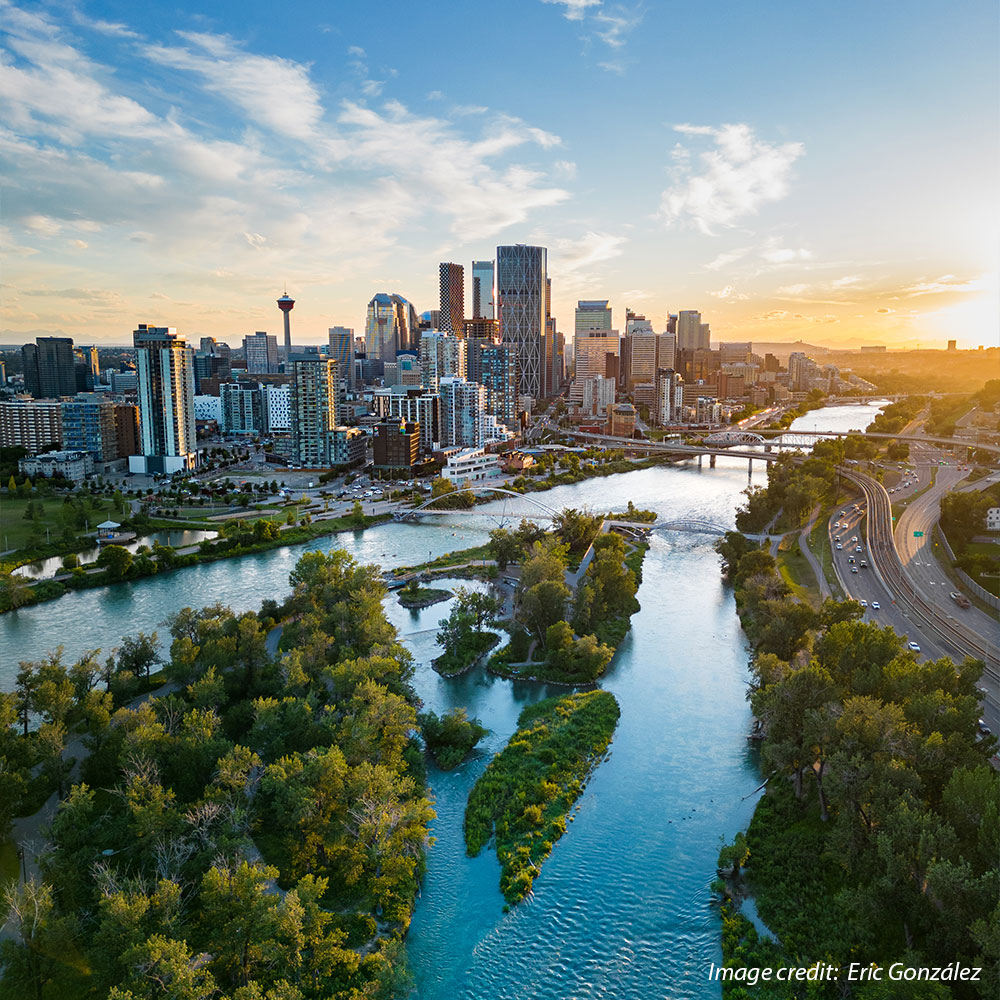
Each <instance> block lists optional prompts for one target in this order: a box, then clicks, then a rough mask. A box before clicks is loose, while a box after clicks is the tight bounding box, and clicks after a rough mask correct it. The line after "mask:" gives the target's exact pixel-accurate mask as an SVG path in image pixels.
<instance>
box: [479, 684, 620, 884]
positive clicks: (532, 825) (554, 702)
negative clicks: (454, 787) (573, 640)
mask: <svg viewBox="0 0 1000 1000" xmlns="http://www.w3.org/2000/svg"><path fill="white" fill-rule="evenodd" d="M618 716H619V708H618V702H617V701H616V700H615V697H614V695H612V694H610V693H609V692H607V691H584V692H580V693H577V694H570V695H566V696H564V697H562V698H546V699H545V700H543V701H539V702H536V703H535V704H534V705H529V706H528V707H527V708H525V709H524V711H523V712H521V715H520V717H519V718H518V720H517V724H518V730H517V732H516V733H515V734H514V735H513V736H512V737H511V739H510V742H509V743H508V744H507V746H506V747H505V748H504V750H503V751H502V752H501V753H499V754H497V756H496V757H494V758H493V760H492V761H491V762H490V764H489V766H488V767H487V768H486V771H485V772H484V773H483V775H482V776H481V777H480V778H479V780H478V781H477V782H476V784H475V786H474V787H473V789H472V792H471V793H470V795H469V802H468V806H467V807H466V810H465V845H466V849H467V851H468V853H469V855H470V856H472V857H475V856H476V855H477V854H479V853H480V851H482V849H483V848H484V847H486V846H487V844H488V843H489V842H490V840H491V839H493V841H494V843H495V846H496V852H497V857H498V858H499V860H500V866H501V870H500V889H501V891H502V892H503V894H504V898H505V899H506V900H507V902H508V903H517V902H519V901H520V900H522V899H524V897H525V896H526V895H528V893H529V892H531V886H532V883H533V882H534V880H535V878H537V876H538V874H539V872H540V870H541V865H542V862H543V861H544V860H545V859H546V858H547V857H548V856H549V854H550V853H551V851H552V847H553V845H554V844H555V842H556V841H557V840H558V839H559V838H560V837H561V836H562V835H563V834H564V833H565V832H566V815H567V813H568V812H569V811H570V809H571V808H572V807H573V803H574V802H576V800H577V799H578V798H579V796H580V794H581V793H582V791H583V789H584V786H585V785H586V782H587V778H588V776H589V774H590V773H591V771H592V770H593V768H594V767H595V766H596V765H597V764H598V763H599V762H600V761H601V760H602V759H603V756H604V753H605V751H606V750H607V748H608V744H609V743H610V742H611V737H612V736H613V735H614V731H615V727H616V726H617V724H618Z"/></svg>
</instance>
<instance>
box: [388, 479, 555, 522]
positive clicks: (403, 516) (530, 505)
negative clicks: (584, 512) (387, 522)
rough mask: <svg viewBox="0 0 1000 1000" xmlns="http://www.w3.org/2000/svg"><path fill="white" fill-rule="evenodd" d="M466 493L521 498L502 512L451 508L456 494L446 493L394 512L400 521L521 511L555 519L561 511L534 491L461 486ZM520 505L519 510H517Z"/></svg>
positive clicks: (505, 514) (524, 514)
mask: <svg viewBox="0 0 1000 1000" xmlns="http://www.w3.org/2000/svg"><path fill="white" fill-rule="evenodd" d="M460 492H462V493H472V494H473V495H475V496H477V497H482V496H495V497H496V498H497V499H498V500H499V499H503V500H505V501H506V500H507V499H508V498H512V499H513V500H516V501H518V503H516V504H512V505H511V508H510V509H508V504H507V503H506V502H505V504H504V509H503V510H502V511H496V510H477V509H476V508H475V507H450V506H448V501H449V499H454V497H455V493H442V494H441V496H437V497H431V498H430V500H425V501H424V502H423V503H422V504H420V505H419V506H418V507H412V508H410V509H409V510H397V511H396V513H395V514H394V515H393V516H394V517H395V519H396V520H397V521H412V520H416V519H417V518H420V517H425V516H427V515H429V514H478V515H479V516H481V517H494V518H496V517H501V518H502V517H517V516H518V515H519V514H520V515H521V516H524V517H529V518H533V519H537V520H548V521H550V520H552V518H554V517H555V516H556V515H557V514H558V513H559V511H557V510H556V509H555V508H553V507H550V506H549V505H548V504H547V503H543V502H542V501H541V500H538V499H537V498H535V497H533V496H532V495H531V494H530V493H518V492H516V491H515V490H505V489H504V488H503V487H501V486H484V485H478V486H466V487H463V488H462V489H461V491H460ZM515 508H516V509H515Z"/></svg>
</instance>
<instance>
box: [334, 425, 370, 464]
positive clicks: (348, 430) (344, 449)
mask: <svg viewBox="0 0 1000 1000" xmlns="http://www.w3.org/2000/svg"><path fill="white" fill-rule="evenodd" d="M367 438H368V436H367V435H366V434H365V432H364V431H363V430H362V429H361V428H360V427H334V429H333V431H332V432H331V434H330V458H331V464H332V465H336V466H341V465H346V466H355V465H364V462H365V458H366V457H367V448H368V440H367Z"/></svg>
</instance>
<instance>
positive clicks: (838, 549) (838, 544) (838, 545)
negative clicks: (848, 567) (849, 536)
mask: <svg viewBox="0 0 1000 1000" xmlns="http://www.w3.org/2000/svg"><path fill="white" fill-rule="evenodd" d="M843 547H844V546H843V545H841V544H840V542H837V551H838V552H839V551H840V550H841V549H842V548H843Z"/></svg>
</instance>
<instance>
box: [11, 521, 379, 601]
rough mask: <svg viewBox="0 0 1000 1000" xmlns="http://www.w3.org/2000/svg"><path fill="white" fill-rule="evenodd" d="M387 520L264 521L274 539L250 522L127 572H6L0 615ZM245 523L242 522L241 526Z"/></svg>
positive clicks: (154, 556) (159, 553)
mask: <svg viewBox="0 0 1000 1000" xmlns="http://www.w3.org/2000/svg"><path fill="white" fill-rule="evenodd" d="M390 520H392V515H391V514H378V515H369V514H366V515H362V517H361V518H357V517H355V516H354V515H348V516H346V517H339V518H331V519H329V520H324V521H321V522H313V523H311V524H303V525H296V526H284V527H283V528H279V527H278V526H277V525H270V522H263V523H265V524H269V525H270V527H271V528H272V529H273V530H274V532H275V533H274V535H273V537H270V538H259V539H258V538H256V537H255V536H254V534H253V528H252V526H250V525H246V526H247V527H249V532H248V533H244V534H242V535H240V534H237V535H235V536H231V537H226V538H220V539H218V540H216V541H206V542H201V543H200V544H199V545H198V548H197V551H188V552H177V551H175V550H173V549H170V548H167V547H160V548H155V547H154V549H153V550H151V552H150V553H148V554H139V555H137V556H136V557H135V558H134V559H131V560H130V563H129V569H128V571H127V572H125V573H120V572H119V571H117V570H116V569H115V568H113V567H110V566H109V567H107V568H105V569H92V570H87V569H84V568H83V567H77V568H76V569H75V570H73V571H72V572H70V573H67V574H65V575H60V576H57V577H55V578H53V579H50V580H40V581H38V582H37V583H31V582H30V581H28V580H26V579H22V578H19V577H15V576H7V577H5V578H4V579H3V580H2V584H0V614H3V613H5V612H8V611H16V610H17V609H18V608H23V607H30V606H31V605H34V604H41V603H44V602H45V601H53V600H56V599H57V598H59V597H62V596H63V595H64V594H67V593H70V592H72V591H79V590H89V589H91V588H94V587H106V586H108V585H109V584H114V583H123V582H134V581H138V580H141V579H144V578H148V577H151V576H156V575H158V574H162V573H169V572H171V571H173V570H178V569H186V568H189V567H192V566H198V565H200V564H203V563H211V562H216V561H218V560H220V559H233V558H236V557H239V556H247V555H255V554H258V553H261V552H267V551H268V550H270V549H276V548H282V547H284V546H286V545H298V544H301V543H302V542H309V541H314V540H315V539H317V538H323V537H326V536H328V535H336V534H341V533H343V532H349V531H363V530H365V529H366V528H371V527H374V526H375V525H379V524H384V523H386V522H387V521H390ZM244 525H245V522H244V524H243V525H241V526H244Z"/></svg>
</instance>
